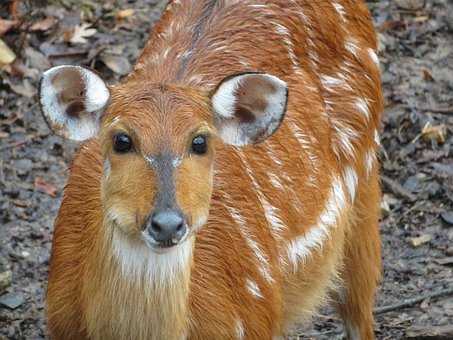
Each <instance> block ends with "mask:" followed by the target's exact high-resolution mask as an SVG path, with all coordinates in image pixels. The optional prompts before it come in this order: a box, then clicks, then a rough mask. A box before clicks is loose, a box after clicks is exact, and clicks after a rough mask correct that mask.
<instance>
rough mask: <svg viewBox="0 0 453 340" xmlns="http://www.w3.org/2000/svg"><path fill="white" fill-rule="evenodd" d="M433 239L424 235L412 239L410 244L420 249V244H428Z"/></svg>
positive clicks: (428, 235)
mask: <svg viewBox="0 0 453 340" xmlns="http://www.w3.org/2000/svg"><path fill="white" fill-rule="evenodd" d="M432 239H433V237H432V235H430V234H425V235H422V236H419V237H412V238H411V239H410V243H411V245H412V246H413V247H420V246H421V245H422V244H425V243H428V242H429V241H431V240H432Z"/></svg>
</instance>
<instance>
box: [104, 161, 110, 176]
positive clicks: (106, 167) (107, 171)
mask: <svg viewBox="0 0 453 340" xmlns="http://www.w3.org/2000/svg"><path fill="white" fill-rule="evenodd" d="M111 169H112V167H111V164H110V161H109V160H108V159H106V160H105V161H104V167H103V175H104V177H105V178H107V177H109V176H110V170H111Z"/></svg>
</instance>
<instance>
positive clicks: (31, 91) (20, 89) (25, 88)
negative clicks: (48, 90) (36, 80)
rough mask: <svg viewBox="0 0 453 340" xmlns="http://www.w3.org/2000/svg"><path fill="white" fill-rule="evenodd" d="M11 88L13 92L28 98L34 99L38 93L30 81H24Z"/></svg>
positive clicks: (12, 85)
mask: <svg viewBox="0 0 453 340" xmlns="http://www.w3.org/2000/svg"><path fill="white" fill-rule="evenodd" d="M9 87H11V90H13V91H14V92H15V93H17V94H20V95H21V96H24V97H27V98H32V97H33V96H35V95H36V93H37V92H38V91H37V90H36V88H35V87H34V86H33V85H32V84H31V82H30V81H29V80H28V79H24V80H23V81H22V82H21V83H19V84H9Z"/></svg>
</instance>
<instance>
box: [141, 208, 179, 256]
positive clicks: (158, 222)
mask: <svg viewBox="0 0 453 340" xmlns="http://www.w3.org/2000/svg"><path fill="white" fill-rule="evenodd" d="M186 230H187V227H186V223H185V221H184V218H183V216H182V214H181V213H179V212H178V211H175V210H164V211H159V212H156V213H154V214H153V215H152V217H151V221H150V225H149V226H148V233H149V234H150V236H151V237H152V238H153V239H154V240H155V241H156V242H158V243H160V244H161V245H162V246H165V247H171V246H174V245H175V244H177V243H178V242H179V241H181V239H182V238H183V237H184V235H185V234H186Z"/></svg>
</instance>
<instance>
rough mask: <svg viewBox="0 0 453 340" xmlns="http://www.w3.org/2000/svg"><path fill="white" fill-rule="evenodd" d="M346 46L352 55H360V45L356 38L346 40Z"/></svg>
mask: <svg viewBox="0 0 453 340" xmlns="http://www.w3.org/2000/svg"><path fill="white" fill-rule="evenodd" d="M344 47H345V48H346V49H347V50H348V51H349V52H350V53H351V54H352V55H354V56H355V57H357V56H358V53H359V45H358V42H357V40H355V39H349V40H348V41H346V43H345V45H344Z"/></svg>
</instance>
